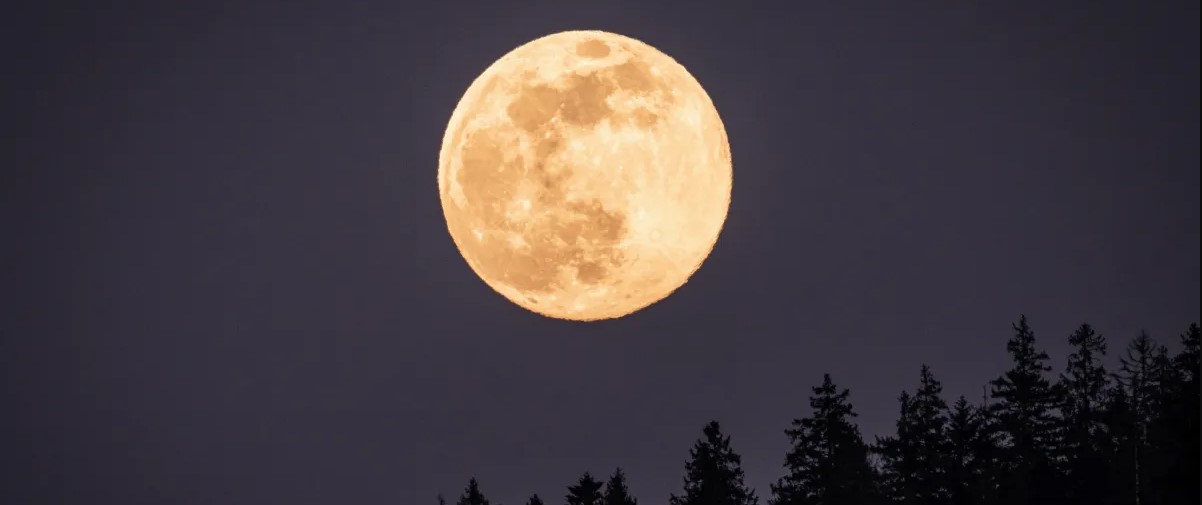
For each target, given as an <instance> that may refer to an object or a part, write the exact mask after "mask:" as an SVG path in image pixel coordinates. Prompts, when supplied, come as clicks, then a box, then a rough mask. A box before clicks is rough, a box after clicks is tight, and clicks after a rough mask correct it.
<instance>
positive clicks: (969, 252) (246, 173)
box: [0, 0, 1200, 505]
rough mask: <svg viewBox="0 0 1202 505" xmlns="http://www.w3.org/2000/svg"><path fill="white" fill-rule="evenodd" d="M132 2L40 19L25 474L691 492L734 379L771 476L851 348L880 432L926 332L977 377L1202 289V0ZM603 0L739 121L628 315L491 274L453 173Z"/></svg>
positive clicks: (305, 497) (749, 443) (870, 419)
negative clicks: (687, 231) (451, 197)
mask: <svg viewBox="0 0 1202 505" xmlns="http://www.w3.org/2000/svg"><path fill="white" fill-rule="evenodd" d="M118 3H119V4H121V6H116V7H113V6H108V5H106V4H107V2H79V3H78V4H77V5H68V4H67V3H62V2H60V3H51V2H46V3H42V4H41V5H38V6H36V7H29V8H16V9H15V10H13V9H12V8H6V10H7V12H6V14H5V17H6V19H5V24H6V25H12V26H9V27H6V28H5V29H4V30H0V38H2V39H0V42H3V45H4V46H5V49H4V51H5V53H6V54H8V55H9V57H6V58H5V61H6V63H5V65H4V70H3V76H4V79H3V80H4V82H5V87H6V88H9V89H10V93H9V95H8V96H9V97H11V98H14V99H15V101H13V102H12V103H10V104H8V105H5V111H6V112H5V119H6V120H8V121H6V123H8V126H6V127H5V130H4V136H3V138H4V140H5V142H4V144H6V147H5V149H4V150H3V155H4V160H5V161H4V163H3V172H2V173H0V197H2V198H0V230H2V231H3V235H2V237H3V238H2V239H0V244H2V245H0V265H2V266H3V267H2V269H0V286H2V287H3V288H4V289H2V290H0V291H2V292H3V295H2V296H3V297H4V298H2V299H0V306H2V307H3V309H0V330H2V333H0V337H2V338H0V394H2V395H3V404H4V408H3V410H2V412H3V414H0V428H3V431H4V432H5V433H6V435H7V437H6V438H8V439H9V440H8V441H7V442H5V443H4V446H3V447H2V448H0V453H3V456H2V458H3V460H5V462H4V465H5V467H7V468H9V469H10V470H8V471H6V477H5V478H4V479H0V493H2V494H0V498H4V499H2V500H0V501H4V502H7V503H40V502H73V503H123V504H139V503H146V504H152V503H153V504H162V503H171V504H211V503H221V504H243V503H245V504H263V503H313V504H333V503H348V504H374V503H380V504H385V503H388V504H411V503H412V504H422V503H431V504H432V503H435V501H434V499H435V495H436V494H437V493H442V494H443V495H444V496H446V497H447V498H448V500H450V501H453V500H454V499H455V497H457V496H458V495H459V493H460V492H461V491H462V489H463V487H464V486H465V485H466V483H467V480H468V478H469V477H471V476H473V475H474V476H476V477H477V478H479V480H480V482H481V485H482V487H483V490H484V491H485V493H486V494H487V495H488V496H489V498H491V499H492V500H493V503H498V502H502V503H504V504H507V505H519V504H520V503H523V502H524V500H525V499H526V497H528V496H529V495H530V494H531V493H535V492H537V493H539V494H540V495H542V496H543V497H545V498H547V499H548V502H549V503H552V502H559V501H560V500H561V498H562V496H563V495H564V493H565V488H566V486H567V485H568V484H570V483H572V482H574V481H575V480H576V479H577V478H578V477H579V476H580V475H581V474H582V473H583V472H584V471H586V470H587V471H591V472H592V473H594V474H595V475H608V474H609V473H610V472H612V471H613V469H614V467H617V466H622V467H623V468H624V469H625V470H626V472H627V474H628V476H629V480H630V485H631V488H632V491H633V492H634V493H635V494H636V496H638V497H639V498H640V500H641V502H642V503H646V504H654V503H662V502H665V501H666V499H667V496H668V493H669V492H679V491H680V486H681V477H682V475H683V468H684V466H683V465H684V461H685V459H686V458H687V457H688V450H689V448H690V446H691V445H692V443H693V441H694V440H696V438H697V437H698V436H700V434H701V428H702V426H703V425H704V423H705V422H706V421H708V420H710V419H717V420H719V421H721V422H722V425H723V428H724V430H726V431H727V432H728V433H729V434H730V435H731V436H732V443H733V446H734V448H735V450H736V451H737V452H739V453H741V454H742V455H743V457H744V469H745V470H746V472H747V480H748V483H749V484H750V485H752V486H754V487H755V488H757V490H758V491H759V494H760V495H761V496H762V497H766V496H768V494H769V490H768V483H769V482H772V481H774V480H775V479H776V478H778V477H779V476H780V475H781V474H782V473H783V469H782V468H781V465H782V463H783V461H784V452H785V449H786V443H787V439H786V437H785V435H784V433H783V430H784V428H785V427H786V426H787V425H788V423H789V421H790V420H791V419H793V418H795V417H800V416H803V415H807V414H808V413H809V407H808V405H807V397H808V395H809V394H810V389H809V388H810V387H811V386H814V385H816V384H818V383H819V382H821V379H822V374H823V373H824V372H830V373H831V374H832V376H833V378H834V380H835V382H836V384H838V385H840V386H842V387H848V388H850V389H851V401H852V402H853V404H854V405H855V407H856V409H857V410H858V412H859V413H860V417H859V418H858V421H859V424H860V428H861V430H862V432H863V433H864V435H865V437H867V438H868V439H869V440H871V439H872V437H874V436H876V435H882V434H886V433H888V432H889V431H890V430H891V429H892V423H893V421H894V419H895V416H896V412H897V402H896V398H897V395H898V394H899V393H900V391H901V390H902V389H903V388H906V389H911V390H912V389H913V387H914V385H915V384H916V383H917V379H918V369H919V366H920V364H922V363H928V364H930V365H931V366H932V367H933V370H934V372H935V374H936V376H937V377H938V378H940V379H941V380H943V382H944V384H945V395H946V396H947V398H949V399H954V398H955V397H956V396H958V395H961V394H964V395H967V396H968V397H969V398H970V399H972V400H974V401H979V399H980V397H981V387H982V386H983V385H984V384H986V382H987V381H988V380H990V379H992V378H994V377H996V376H998V375H999V374H1001V373H1002V372H1003V371H1004V370H1005V369H1006V367H1007V363H1008V361H1009V357H1008V356H1007V354H1006V350H1005V341H1006V339H1007V338H1009V336H1010V335H1011V334H1012V332H1011V330H1010V324H1011V323H1012V322H1013V321H1015V320H1016V319H1017V318H1018V316H1019V315H1020V314H1023V313H1025V314H1027V315H1028V316H1029V318H1030V321H1031V324H1032V326H1033V327H1034V329H1035V331H1036V335H1037V337H1038V338H1039V340H1038V343H1039V345H1040V346H1041V347H1042V348H1044V349H1045V350H1047V351H1048V352H1049V353H1050V354H1051V355H1052V358H1053V361H1052V365H1053V366H1054V367H1055V370H1056V371H1057V372H1058V371H1060V370H1062V369H1063V366H1064V361H1063V359H1064V356H1065V354H1066V349H1067V342H1066V338H1067V336H1068V334H1069V333H1070V332H1071V331H1072V330H1073V329H1074V328H1075V326H1076V325H1078V324H1079V323H1081V322H1085V321H1088V322H1090V323H1092V324H1094V325H1095V326H1096V327H1098V328H1099V330H1100V331H1101V332H1102V333H1104V334H1105V335H1106V336H1107V337H1109V338H1110V339H1111V349H1112V351H1113V350H1116V348H1119V347H1121V346H1123V345H1125V344H1126V342H1127V340H1128V339H1129V338H1131V337H1133V336H1134V335H1135V334H1136V333H1137V332H1138V331H1139V330H1140V329H1141V328H1143V329H1147V330H1148V331H1149V332H1150V333H1151V334H1152V335H1153V336H1154V337H1156V338H1158V339H1159V340H1160V341H1161V342H1163V343H1166V344H1168V345H1169V348H1170V350H1173V351H1175V350H1176V349H1177V348H1178V347H1179V345H1178V343H1177V335H1178V334H1179V333H1181V332H1182V331H1183V330H1184V329H1185V327H1186V326H1187V325H1188V324H1189V323H1190V322H1193V321H1196V320H1198V316H1199V309H1198V307H1199V288H1200V286H1199V278H1200V272H1199V260H1198V257H1199V217H1198V216H1199V140H1198V139H1199V92H1198V88H1199V49H1198V47H1199V21H1198V19H1199V13H1198V10H1199V5H1198V2H1196V1H1174V2H1134V1H1104V2H1042V1H1031V2H925V1H915V2H891V1H881V2H871V4H872V5H868V4H869V3H868V2H856V3H857V4H858V6H851V5H849V4H850V2H821V3H819V2H812V3H809V2H800V1H797V2H785V1H780V2H748V3H743V4H740V3H737V2H732V1H710V2H699V1H688V2H677V3H668V2H650V1H646V2H644V1H637V0H629V1H604V2H602V1H594V2H567V1H543V2H498V1H483V0H482V1H476V2H450V1H447V2H428V3H424V4H416V3H413V4H409V3H406V2H397V1H387V2H386V1H380V0H368V1H339V2H335V1H327V2H313V1H300V2H265V1H256V2H235V1H226V2H221V1H208V2H199V1H194V2H190V3H185V2H146V3H145V5H141V6H134V4H132V3H125V2H118ZM1052 4H1055V5H1054V6H1053V5H1052ZM570 29H601V30H606V31H612V32H616V33H619V34H623V35H626V36H630V37H633V38H636V39H639V40H642V41H644V42H647V43H649V44H651V45H653V46H655V47H656V48H658V49H659V50H661V51H663V52H665V53H667V54H668V55H670V56H672V57H674V58H675V59H676V60H677V61H679V62H680V63H681V64H683V65H684V66H685V67H686V68H687V69H688V70H689V71H690V72H691V73H692V74H693V75H694V76H695V77H696V78H697V80H698V81H699V82H700V83H701V84H702V85H703V86H704V87H705V89H706V90H707V92H708V93H709V95H710V97H711V98H712V99H713V101H714V104H715V105H716V107H717V109H718V111H719V113H720V114H721V116H722V118H723V121H724V122H725V125H726V129H727V134H728V135H729V138H730V143H731V151H732V156H733V160H734V191H733V195H732V203H731V208H730V214H729V217H728V219H727V221H726V225H725V227H724V229H723V232H722V234H721V236H720V237H719V239H718V243H717V246H716V248H715V249H714V251H713V253H712V254H711V255H710V257H709V259H708V260H707V261H706V262H705V263H704V265H703V266H702V268H701V269H700V270H699V271H698V272H697V273H696V275H694V276H693V277H692V279H691V280H690V281H689V283H688V284H686V285H685V286H684V287H683V288H682V289H680V290H678V291H677V292H676V293H674V294H673V295H671V296H670V297H668V298H667V299H665V300H664V301H662V302H660V303H657V304H655V305H652V306H651V307H649V308H647V309H645V310H643V311H640V312H638V313H635V314H634V315H632V316H629V317H626V318H622V319H618V320H612V321H605V322H600V323H587V324H586V323H571V322H567V321H560V320H552V319H548V318H545V317H542V316H538V315H535V314H533V313H530V312H527V311H525V310H523V309H521V308H519V307H517V306H516V305H514V304H512V303H510V302H508V301H507V300H505V299H504V298H502V297H501V296H500V295H497V294H496V293H494V292H493V291H492V290H491V289H490V288H488V287H487V285H485V284H484V283H483V282H482V281H481V280H479V279H478V278H477V277H476V276H475V274H474V273H473V272H472V271H471V269H470V268H469V267H468V265H467V263H466V262H465V261H464V260H463V259H462V257H461V256H460V255H459V253H458V252H457V250H456V249H455V246H454V244H453V242H452V240H451V237H450V235H449V233H448V232H447V228H446V225H445V222H444V220H443V216H442V209H441V207H440V204H439V198H438V189H437V183H436V173H437V169H438V150H439V146H440V143H441V140H442V135H443V131H444V129H445V127H446V125H447V121H448V119H449V118H450V114H451V111H452V110H453V109H454V107H455V105H456V103H457V102H458V100H459V98H460V96H461V95H462V93H463V92H464V91H465V90H466V89H467V86H468V85H469V84H470V83H471V81H472V80H473V79H474V78H475V77H476V76H477V75H479V73H480V72H482V71H483V70H484V69H485V68H486V67H487V66H488V65H489V64H490V63H492V62H493V61H494V60H496V59H497V58H499V57H500V56H502V55H503V54H504V53H506V52H508V51H509V50H511V49H513V48H515V47H517V46H518V45H521V44H522V43H525V42H527V41H529V40H532V39H535V38H537V37H540V36H543V35H547V34H550V33H553V32H558V31H563V30H570ZM10 86H15V93H14V92H13V91H14V90H13V88H12V87H10ZM1109 359H1110V362H1112V363H1113V362H1114V360H1115V356H1114V352H1112V353H1111V356H1110V358H1109Z"/></svg>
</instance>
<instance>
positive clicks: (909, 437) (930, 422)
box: [874, 364, 950, 505]
mask: <svg viewBox="0 0 1202 505" xmlns="http://www.w3.org/2000/svg"><path fill="white" fill-rule="evenodd" d="M942 394H943V385H941V384H940V383H939V381H938V380H936V379H935V376H934V374H932V373H931V368H930V367H929V366H927V365H925V364H924V365H922V370H921V372H920V376H919V387H918V391H917V392H916V393H915V394H914V396H913V397H911V396H910V394H909V393H907V392H905V391H902V393H901V397H900V398H899V401H900V403H901V415H900V417H898V420H897V434H896V435H895V436H892V437H884V438H880V439H878V441H877V445H876V447H875V448H874V450H875V451H876V452H877V453H878V454H880V456H881V466H882V469H883V472H882V476H881V477H882V483H883V485H884V488H885V494H886V495H887V496H889V497H890V498H891V499H892V501H894V502H896V503H902V504H924V505H928V504H929V505H938V504H943V503H947V502H948V489H947V488H948V484H947V482H946V481H945V475H946V473H947V470H948V465H947V462H946V460H947V458H948V453H949V449H950V447H949V443H948V439H947V413H946V411H947V403H946V402H944V401H943V397H942Z"/></svg>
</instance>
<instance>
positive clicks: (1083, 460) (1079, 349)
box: [1060, 324, 1109, 503]
mask: <svg viewBox="0 0 1202 505" xmlns="http://www.w3.org/2000/svg"><path fill="white" fill-rule="evenodd" d="M1068 341H1069V344H1071V345H1072V346H1073V347H1074V348H1075V350H1074V351H1073V353H1072V354H1070V355H1069V356H1068V364H1067V366H1066V367H1065V371H1064V373H1063V374H1061V375H1060V386H1061V391H1063V392H1064V396H1063V397H1062V400H1063V403H1062V405H1061V408H1060V410H1061V412H1062V414H1063V423H1064V424H1063V433H1064V440H1063V447H1062V450H1063V453H1064V457H1065V473H1066V475H1065V481H1064V486H1065V489H1064V491H1065V495H1066V498H1067V499H1068V500H1069V501H1070V502H1073V503H1102V501H1103V500H1105V499H1106V496H1107V495H1109V493H1108V492H1107V490H1106V488H1105V486H1102V485H1099V483H1100V482H1105V481H1106V480H1105V479H1106V466H1105V464H1106V457H1105V455H1104V452H1105V451H1106V448H1105V445H1106V442H1105V437H1106V434H1105V431H1104V419H1103V415H1102V410H1103V408H1104V403H1105V402H1106V394H1107V386H1108V381H1107V374H1106V369H1105V367H1103V366H1102V362H1101V360H1102V358H1103V357H1104V356H1105V355H1106V340H1105V339H1104V338H1103V337H1102V335H1101V334H1098V333H1097V332H1095V331H1094V329H1093V328H1092V327H1091V326H1090V325H1088V324H1082V325H1081V326H1080V327H1079V328H1077V331H1075V332H1073V334H1072V335H1070V336H1069V338H1068Z"/></svg>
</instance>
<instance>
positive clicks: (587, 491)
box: [566, 472, 603, 505]
mask: <svg viewBox="0 0 1202 505" xmlns="http://www.w3.org/2000/svg"><path fill="white" fill-rule="evenodd" d="M566 499H567V501H568V505H602V503H603V502H602V496H601V481H599V480H597V479H594V478H593V476H592V475H591V474H589V473H588V472H584V475H582V476H581V477H580V480H579V481H577V482H576V484H575V485H573V486H568V495H567V497H566Z"/></svg>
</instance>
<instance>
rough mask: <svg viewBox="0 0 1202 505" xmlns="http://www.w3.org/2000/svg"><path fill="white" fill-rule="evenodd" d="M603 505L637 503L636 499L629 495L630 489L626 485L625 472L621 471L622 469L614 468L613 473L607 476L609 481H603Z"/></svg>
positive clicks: (633, 504)
mask: <svg viewBox="0 0 1202 505" xmlns="http://www.w3.org/2000/svg"><path fill="white" fill-rule="evenodd" d="M603 503H604V504H605V505H637V504H638V500H635V499H634V497H633V496H630V489H628V488H627V487H626V474H624V473H622V469H621V468H618V469H615V470H614V473H613V475H611V476H610V477H609V482H606V483H605V500H604V502H603Z"/></svg>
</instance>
